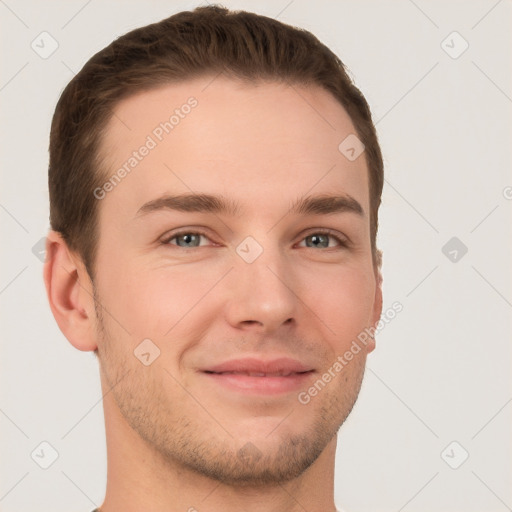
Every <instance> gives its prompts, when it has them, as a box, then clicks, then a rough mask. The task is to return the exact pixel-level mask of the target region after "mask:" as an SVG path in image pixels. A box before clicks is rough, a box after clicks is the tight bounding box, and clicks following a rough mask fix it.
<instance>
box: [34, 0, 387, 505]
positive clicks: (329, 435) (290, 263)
mask: <svg viewBox="0 0 512 512" xmlns="http://www.w3.org/2000/svg"><path fill="white" fill-rule="evenodd" d="M382 167H383V166H382V157H381V153H380V149H379V145H378V142H377V137H376V134H375V128H374V126H373V123H372V120H371V115H370V111H369V108H368V105H367V103H366V101H365V100H364V98H363V96H362V94H361V93H360V92H359V90H358V89H356V88H355V86H354V85H353V84H352V83H351V81H350V79H349V78H348V76H347V74H346V72H345V69H344V67H343V64H342V63H341V62H340V61H339V59H338V58H337V57H336V56H335V55H334V54H333V53H331V52H330V50H328V49H327V48H326V47H325V46H323V45H322V44H321V43H320V42H319V41H318V40H317V39H316V38H314V36H312V35H311V34H309V33H308V32H305V31H302V30H299V29H295V28H292V27H290V26H287V25H284V24H282V23H279V22H277V21H275V20H272V19H269V18H266V17H263V16H258V15H255V14H252V13H247V12H238V13H233V12H229V11H228V10H227V9H224V8H221V7H217V6H209V7H203V8H197V9H195V10H194V11H193V12H182V13H179V14H176V15H175V16H172V17H170V18H168V19H166V20H163V21H162V22H160V23H156V24H153V25H149V26H147V27H143V28H140V29H137V30H134V31H132V32H130V33H128V34H126V35H125V36H123V37H120V38H119V39H117V40H116V41H114V42H113V43H112V44H111V45H110V46H108V47H107V48H105V49H104V50H102V51H100V52H99V53H98V54H96V55H95V56H94V57H92V59H91V60H90V61H89V62H88V63H87V64H86V65H85V66H84V68H83V69H82V70H81V71H80V73H78V74H77V75H76V77H75V78H74V79H73V80H72V81H71V82H70V84H68V86H67V87H66V89H65V90H64V92H63V94H62V96H61V98H60V100H59V103H58V105H57V108H56V111H55V115H54V119H53V124H52V130H51V138H50V167H49V183H50V203H51V212H50V216H51V225H52V230H51V231H50V233H49V235H48V242H47V261H46V264H45V271H44V278H45V283H46V288H47V292H48V298H49V302H50V305H51V309H52V312H53V314H54V316H55V318H56V320H57V322H58V324H59V327H60V329H61V330H62V332H63V333H64V335H65V336H66V337H67V339H68V340H69V341H70V343H71V344H72V345H73V346H74V347H76V348H77V349H79V350H83V351H94V352H95V353H96V354H97V356H98V360H99V364H100V369H101V383H102V389H103V392H104V395H105V397H104V400H103V405H104V413H105V424H106V437H107V458H108V469H107V490H106V496H105V500H104V502H103V504H102V506H101V507H100V508H99V509H98V510H101V512H116V511H123V512H135V511H140V510H151V511H152V512H163V511H166V512H173V511H187V510H188V511H194V510H198V511H201V510H208V511H214V512H216V511H219V512H220V511H222V512H230V511H234V510H237V511H239V510H244V511H276V512H277V511H280V512H282V511H298V510H301V511H303V510H308V511H311V512H313V511H322V512H325V511H335V510H336V508H335V504H334V491H333V488H334V461H335V451H336V441H337V432H338V430H339V428H340V426H341V425H342V423H343V422H344V420H345V419H346V418H347V416H348V414H349V413H350V411H351V409H352V407H353V405H354V402H355V400H356V398H357V395H358V392H359V389H360V386H361V381H362V378H363V373H364V367H365V361H366V356H367V354H368V353H369V352H371V351H372V350H373V349H374V347H375V341H374V339H373V338H372V337H371V336H367V337H366V338H361V333H363V332H372V329H373V327H374V326H375V325H376V323H377V322H378V320H379V317H380V314H381V309H382V292H381V278H380V253H379V251H378V249H377V248H376V234H377V214H378V208H379V204H380V196H381V191H382V185H383V168H382ZM358 336H359V337H358ZM354 340H363V342H359V343H356V344H354Z"/></svg>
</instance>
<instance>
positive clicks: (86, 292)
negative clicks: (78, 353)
mask: <svg viewBox="0 0 512 512" xmlns="http://www.w3.org/2000/svg"><path fill="white" fill-rule="evenodd" d="M44 283H45V286H46V293H47V296H48V302H49V303H50V308H51V310H52V313H53V316H54V317H55V320H56V321H57V324H58V326H59V328H60V330H61V331H62V334H64V336H66V338H67V339H68V341H69V342H70V343H71V344H72V345H73V346H74V347H75V348H77V349H78V350H83V351H89V350H95V349H96V348H97V343H96V336H95V316H94V300H93V295H92V283H91V280H90V279H89V276H88V274H87V271H86V270H85V267H84V265H83V264H82V262H81V260H80V258H79V257H77V256H76V255H74V254H72V252H71V251H70V250H69V248H68V245H67V244H66V242H65V241H64V239H63V238H62V236H61V235H60V234H59V233H57V232H55V231H50V232H49V233H48V236H47V239H46V260H45V264H44Z"/></svg>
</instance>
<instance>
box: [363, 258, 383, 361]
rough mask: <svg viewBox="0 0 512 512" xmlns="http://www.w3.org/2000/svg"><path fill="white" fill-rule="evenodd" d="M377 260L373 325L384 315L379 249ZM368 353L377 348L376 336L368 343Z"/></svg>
mask: <svg viewBox="0 0 512 512" xmlns="http://www.w3.org/2000/svg"><path fill="white" fill-rule="evenodd" d="M376 260H377V261H376V262H375V297H374V300H373V311H372V324H371V325H372V327H375V326H376V325H377V323H378V322H379V320H380V316H381V315H382V272H381V267H382V251H380V250H378V249H377V258H376ZM366 347H367V349H368V350H367V353H368V354H369V353H370V352H373V351H374V350H375V337H373V336H372V337H371V339H369V340H368V342H367V344H366Z"/></svg>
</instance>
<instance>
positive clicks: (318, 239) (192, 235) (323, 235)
mask: <svg viewBox="0 0 512 512" xmlns="http://www.w3.org/2000/svg"><path fill="white" fill-rule="evenodd" d="M201 238H205V239H207V240H210V239H209V238H208V236H207V235H206V234H205V233H202V232H196V231H181V232H179V233H174V234H173V235H172V236H170V237H167V238H165V239H164V240H162V243H163V244H164V245H174V246H177V247H180V248H182V249H195V248H198V247H200V243H201ZM173 241H176V242H175V243H174V242H173ZM302 241H305V242H306V247H307V248H320V249H332V248H333V246H332V245H330V242H331V241H335V242H336V243H337V244H338V245H337V246H338V247H347V246H348V242H347V241H346V240H344V239H342V238H341V237H339V236H337V235H335V234H333V232H332V231H330V230H320V231H315V232H313V233H311V234H309V235H307V236H306V237H304V238H303V239H302ZM302 247H304V246H302ZM334 247H336V246H334Z"/></svg>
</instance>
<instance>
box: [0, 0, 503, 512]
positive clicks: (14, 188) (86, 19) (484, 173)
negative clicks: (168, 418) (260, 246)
mask: <svg viewBox="0 0 512 512" xmlns="http://www.w3.org/2000/svg"><path fill="white" fill-rule="evenodd" d="M202 4H204V2H203V3H202ZM197 5H201V3H200V2H184V1H183V2H179V1H175V2H163V1H144V2H142V1H124V2H120V1H119V2H116V1H112V0H110V1H102V2H100V1H99V0H89V1H86V0H73V1H68V2H55V1H46V2H36V1H35V0H32V1H16V0H0V22H1V30H0V43H1V48H2V61H1V77H0V108H1V116H2V125H1V137H0V140H1V141H2V144H1V157H2V166H1V169H2V174H1V188H0V190H1V197H0V221H1V229H2V236H1V240H2V244H1V245H2V264H1V266H0V307H1V311H2V328H1V333H2V345H1V358H0V386H1V387H0V390H1V391H0V433H1V452H0V464H1V470H0V471H1V472H0V510H1V511H2V512H3V511H9V512H21V511H24V512H25V511H33V510H39V511H41V512H43V511H50V510H51V511H53V512H61V511H62V512H64V511H66V512H69V511H71V510H75V511H90V510H92V509H93V508H94V507H95V506H96V505H99V504H101V502H102V499H103V496H104V491H105V479H106V459H105V457H106V453H105V441H104V426H103V411H102V404H101V400H102V394H101V389H100V384H99V373H98V368H97V364H96V361H95V359H94V357H93V355H92V354H91V353H83V352H79V351H77V350H75V349H74V348H72V347H71V345H70V344H69V343H68V342H67V340H66V339H65V338H64V336H63V335H62V334H61V332H60V331H59V329H58V327H57V325H56V323H55V321H54V319H53V316H52V315H51V312H50V309H49V307H48V305H47V299H46V294H45V290H44V286H43V281H42V262H41V260H40V258H39V257H37V250H38V242H39V241H40V239H41V238H42V237H44V236H45V233H46V230H47V228H48V204H47V202H48V195H47V194H48V191H47V164H48V153H47V144H48V135H49V127H50V121H51V116H52V113H53V110H54V107H55V103H56V101H57V99H58V97H59V94H60V92H61V90H62V89H63V87H64V86H65V85H66V84H67V82H68V81H69V80H70V79H71V78H72V76H73V73H76V72H77V71H78V70H79V69H80V68H81V67H82V65H83V64H84V63H85V61H86V60H87V59H88V58H89V57H90V56H92V55H93V54H94V53H95V52H96V51H98V50H100V49H101V48H103V47H104V46H105V45H107V44H108V43H110V42H111V40H112V39H113V38H115V37H117V36H119V35H121V34H123V33H125V32H126V31H128V30H130V29H132V28H135V27H138V26H142V25H144V24H147V23H150V22H154V21H158V20H160V19H162V18H165V17H167V16H169V15H171V14H172V13H174V12H177V11H180V10H184V9H191V8H194V7H195V6H197ZM224 5H226V6H227V7H230V8H235V9H248V10H253V11H255V12H258V13H261V14H265V15H267V16H272V17H275V18H278V19H279V20H281V21H284V22H286V23H291V24H294V25H297V26H301V27H304V28H306V29H308V30H310V31H312V32H313V33H314V34H315V35H317V37H319V38H320V39H321V40H322V41H323V42H324V43H326V44H327V45H328V46H330V47H331V48H332V49H333V51H335V53H337V54H338V55H339V56H340V58H341V59H342V60H343V61H344V62H345V63H346V64H347V65H348V67H349V69H350V70H351V73H352V75H353V76H354V77H355V80H356V83H357V85H358V86H359V87H360V88H361V89H362V91H363V93H364V94H365V95H366V97H367V99H368V101H369V103H370V105H371V107H372V111H373V114H374V117H375V120H376V122H377V129H378V132H379V136H380V140H381V144H382V148H383V152H384V157H385V164H386V185H385V190H384V196H383V206H382V209H381V223H380V226H381V228H380V229H381V231H380V234H379V245H380V247H381V248H382V249H383V251H384V266H383V273H384V297H385V303H384V309H386V308H388V307H390V306H391V304H392V303H393V302H395V301H399V302H400V303H402V304H403V311H402V312H401V313H399V314H398V315H397V316H396V318H395V319H394V320H393V321H392V322H391V323H389V324H388V325H387V326H386V328H385V329H384V330H383V331H382V332H381V333H380V334H379V335H378V337H377V349H376V351H375V352H374V353H372V354H371V355H370V357H369V360H368V367H367V372H366V376H365V380H364V383H363V387H362V391H361V394H360V397H359V401H358V403H357V404H356V406H355V408H354V410H353V412H352V415H351V416H350V417H349V419H348V420H347V422H346V423H345V425H344V426H343V427H342V429H341V432H340V435H339V450H338V458H337V466H336V467H337V470H336V499H337V504H338V507H340V506H342V507H344V508H345V509H347V510H348V511H351V512H364V511H373V512H374V511H379V510H382V511H396V512H399V511H402V510H404V511H409V510H410V511H412V510H415V511H432V510H436V511H456V510H464V511H466V512H471V511H482V510H485V511H489V512H490V511H496V512H500V511H505V510H512V508H511V507H512V494H511V486H510V482H511V476H512V464H511V460H512V457H511V455H512V449H511V447H512V446H511V445H512V436H510V427H511V423H512V404H511V401H512V386H511V380H512V377H511V375H512V373H511V371H510V370H511V362H512V358H511V344H510V339H511V322H510V318H511V315H510V313H511V306H512V304H511V301H512V289H511V265H510V261H512V258H511V245H512V244H511V240H512V237H511V226H510V222H507V220H508V219H509V218H510V210H511V208H512V201H511V199H510V198H511V197H512V188H511V186H512V176H511V175H510V172H509V170H510V167H511V160H512V158H511V151H510V146H511V142H510V141H511V140H512V139H511V132H512V126H511V107H512V100H511V95H512V79H511V72H510V71H511V67H510V62H512V60H511V53H512V41H511V39H512V36H511V30H510V26H511V25H510V21H511V13H512V5H511V2H510V1H507V0H501V1H495V0H493V1H484V0H480V1H455V0H450V1H443V2H440V1H426V0H415V1H412V0H397V1H393V2H391V1H386V2H383V1H368V0H365V1H338V2H327V1H314V2H311V1H310V2H307V1H301V0H292V1H289V0H282V1H281V0H280V1H274V2H270V1H260V2H248V1H245V2H243V1H225V2H224ZM43 31H46V32H48V33H49V34H51V37H52V38H53V39H54V40H55V41H57V43H58V48H57V49H56V51H55V52H54V53H53V54H52V55H50V56H48V55H44V56H45V57H47V58H42V57H41V56H40V54H38V53H36V51H34V49H33V48H32V47H31V44H32V43H33V42H34V43H33V45H34V46H36V47H38V48H39V52H43V51H46V52H48V51H50V50H51V44H52V41H51V39H49V38H48V36H45V35H43V36H40V34H41V32H43ZM454 31H457V32H458V33H459V34H460V35H461V36H462V38H463V40H462V39H460V38H459V37H458V36H457V35H453V34H452V33H453V32H454ZM42 38H46V39H42ZM464 40H465V41H467V43H468V44H469V47H468V48H467V50H466V51H465V52H464V53H462V54H461V55H457V58H453V57H454V55H455V54H458V53H460V51H461V50H462V49H463V48H464ZM443 41H444V43H443ZM37 45H38V46H37ZM447 52H448V53H447ZM449 53H451V56H450V55H449ZM453 237H456V238H457V240H455V241H452V242H451V244H454V245H448V246H447V247H445V245H446V244H447V243H448V241H449V240H450V239H452V238H453ZM462 244H464V246H465V247H467V253H466V254H464V255H463V250H462V249H463V246H462ZM34 247H35V248H34ZM443 247H445V249H444V251H443ZM454 250H455V251H457V252H456V253H454V252H453V251H454ZM33 251H34V252H35V253H36V254H34V252H33ZM39 256H40V255H39ZM454 259H455V261H453V260H454ZM43 441H46V442H47V443H49V444H50V445H51V446H52V447H53V449H54V450H56V452H57V453H58V458H57V459H56V460H55V462H54V463H53V464H52V465H51V466H49V467H48V468H47V469H43V468H41V467H40V464H48V463H49V462H51V453H52V452H51V449H50V448H49V447H48V446H45V445H43V446H40V443H41V442H43ZM453 441H456V443H457V444H450V443H452V442H453ZM447 447H448V448H447ZM34 450H35V452H34ZM41 450H42V451H41ZM466 452H467V454H469V457H468V458H467V460H465V461H464V462H463V463H462V464H461V465H460V466H459V467H458V469H453V468H452V467H450V465H451V466H458V465H459V464H460V463H461V462H462V461H463V459H464V457H465V454H466ZM31 453H35V454H36V455H33V458H32V457H31ZM37 454H39V458H38V457H37ZM43 454H44V455H43ZM36 461H37V462H36ZM449 464H450V465H449ZM204 509H207V503H206V502H205V506H204Z"/></svg>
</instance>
